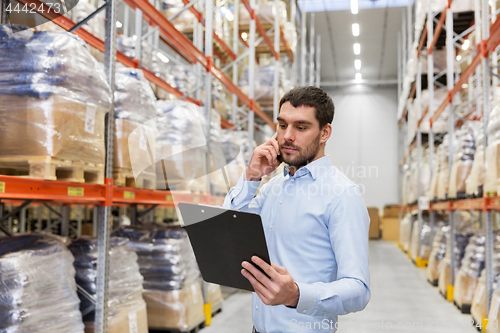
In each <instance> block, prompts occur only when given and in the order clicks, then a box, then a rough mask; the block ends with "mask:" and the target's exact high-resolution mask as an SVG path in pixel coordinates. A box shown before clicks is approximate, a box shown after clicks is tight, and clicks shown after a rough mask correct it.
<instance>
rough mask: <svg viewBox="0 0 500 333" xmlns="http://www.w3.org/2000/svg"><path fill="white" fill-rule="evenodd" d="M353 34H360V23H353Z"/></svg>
mask: <svg viewBox="0 0 500 333" xmlns="http://www.w3.org/2000/svg"><path fill="white" fill-rule="evenodd" d="M352 34H353V36H354V37H358V36H359V24H357V23H353V25H352Z"/></svg>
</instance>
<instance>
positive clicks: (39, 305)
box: [0, 234, 84, 333]
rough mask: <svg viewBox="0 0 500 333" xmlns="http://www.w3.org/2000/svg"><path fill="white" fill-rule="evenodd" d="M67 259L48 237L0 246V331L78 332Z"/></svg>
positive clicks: (70, 261) (80, 328) (20, 238)
mask: <svg viewBox="0 0 500 333" xmlns="http://www.w3.org/2000/svg"><path fill="white" fill-rule="evenodd" d="M73 260H74V258H73V256H72V255H71V253H70V252H69V251H68V249H67V248H66V246H65V245H64V244H63V243H61V242H60V241H58V240H57V239H55V238H53V237H48V236H43V235H33V234H25V235H21V236H15V237H7V238H2V240H1V241H0V331H1V332H30V333H68V332H75V333H83V331H84V326H83V323H82V316H81V313H80V311H79V310H78V304H79V300H78V296H77V293H76V284H75V269H74V268H73Z"/></svg>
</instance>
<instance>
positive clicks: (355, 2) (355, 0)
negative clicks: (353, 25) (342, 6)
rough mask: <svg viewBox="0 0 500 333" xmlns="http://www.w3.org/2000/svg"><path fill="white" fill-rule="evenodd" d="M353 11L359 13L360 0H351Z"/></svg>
mask: <svg viewBox="0 0 500 333" xmlns="http://www.w3.org/2000/svg"><path fill="white" fill-rule="evenodd" d="M351 13H353V14H357V13H358V0H351Z"/></svg>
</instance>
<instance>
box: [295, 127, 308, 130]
mask: <svg viewBox="0 0 500 333" xmlns="http://www.w3.org/2000/svg"><path fill="white" fill-rule="evenodd" d="M297 128H298V129H299V130H301V131H302V130H304V129H306V128H305V127H297Z"/></svg>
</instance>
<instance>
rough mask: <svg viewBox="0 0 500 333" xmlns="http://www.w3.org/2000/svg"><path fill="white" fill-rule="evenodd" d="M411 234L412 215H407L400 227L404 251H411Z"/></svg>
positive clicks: (400, 237)
mask: <svg viewBox="0 0 500 333" xmlns="http://www.w3.org/2000/svg"><path fill="white" fill-rule="evenodd" d="M410 234H411V214H406V216H405V217H404V218H403V219H402V220H401V224H400V226H399V240H400V243H401V247H402V248H403V251H405V252H408V251H409V250H410Z"/></svg>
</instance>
